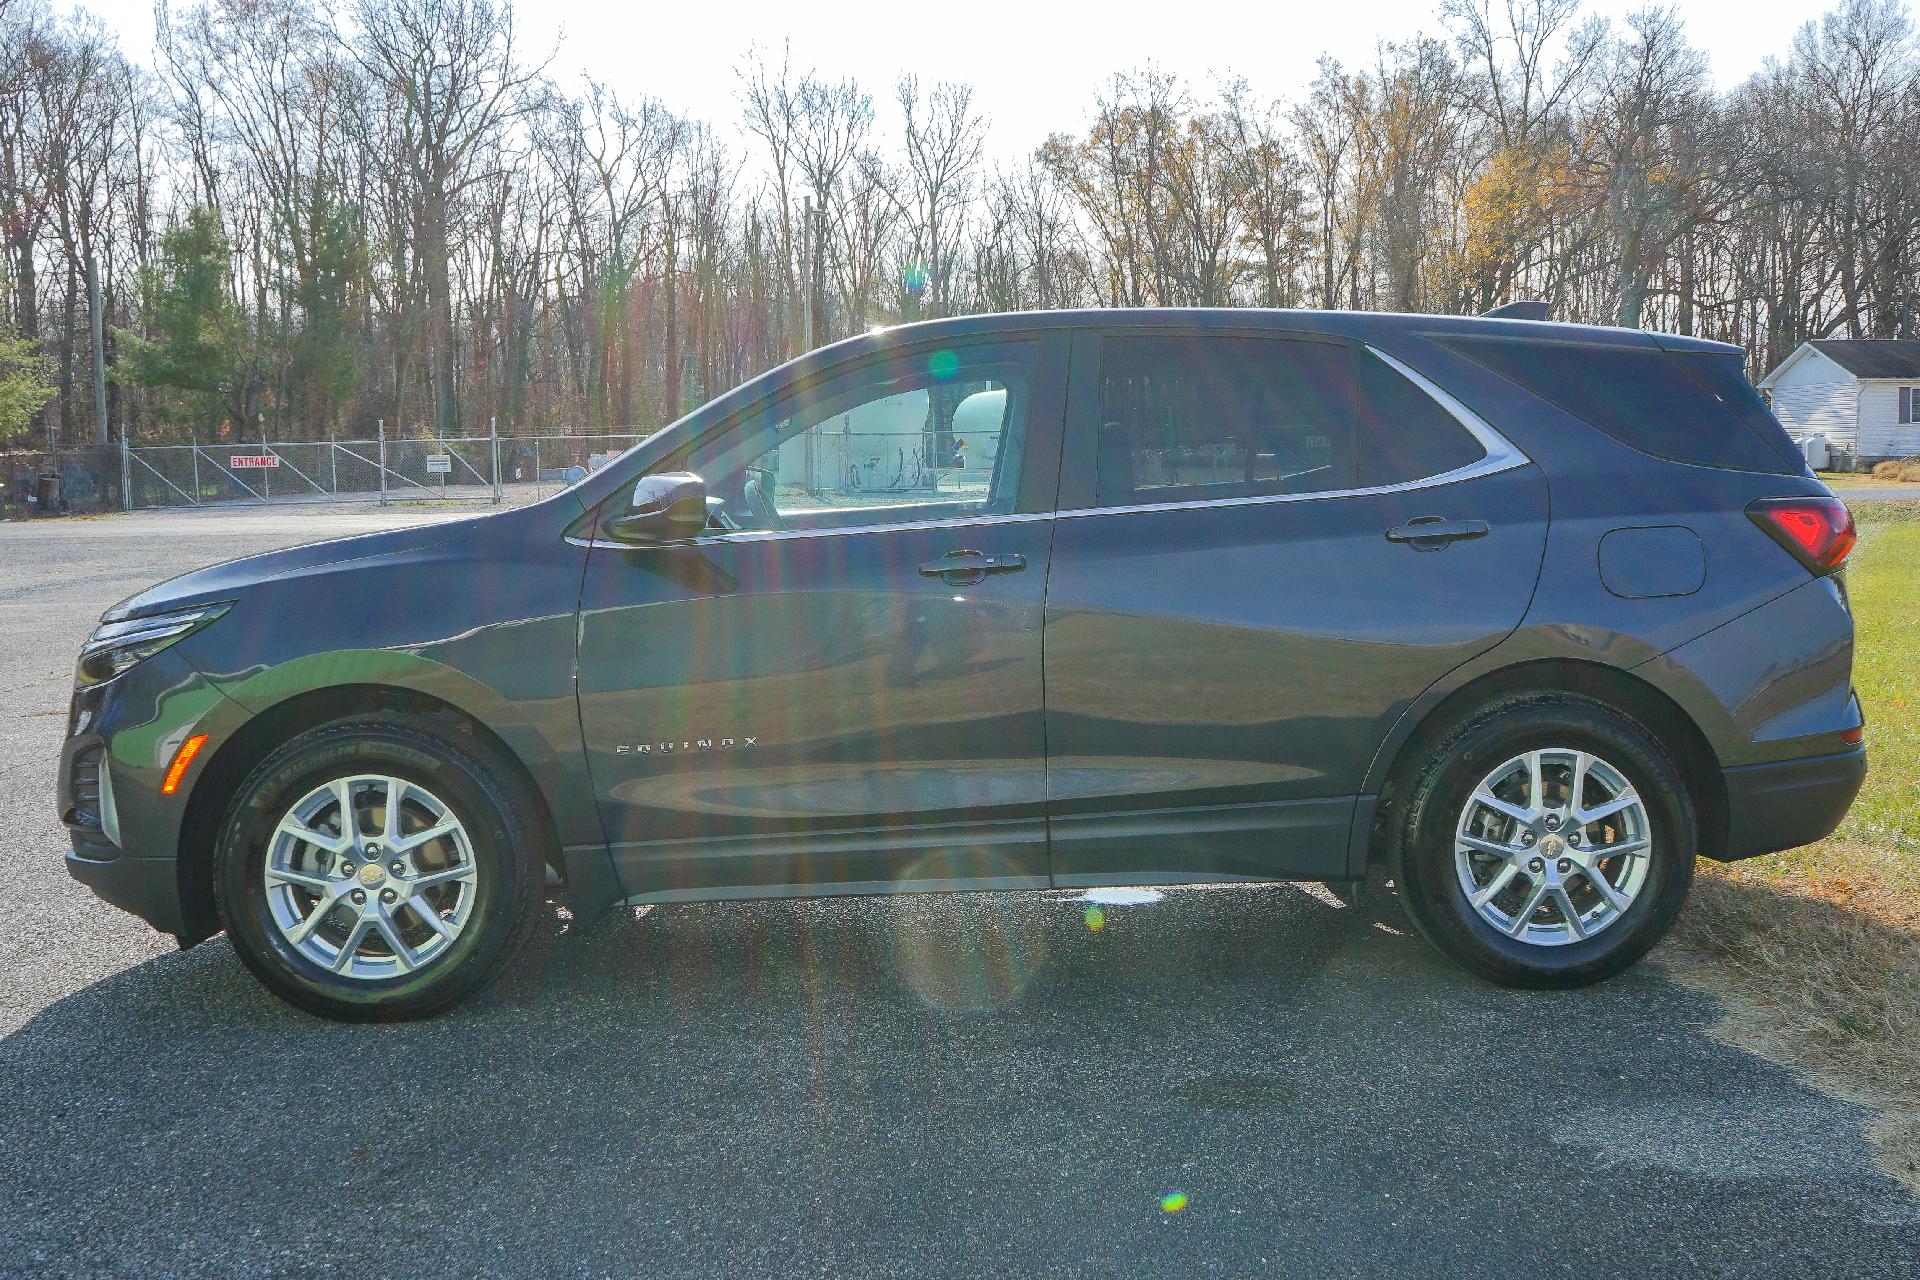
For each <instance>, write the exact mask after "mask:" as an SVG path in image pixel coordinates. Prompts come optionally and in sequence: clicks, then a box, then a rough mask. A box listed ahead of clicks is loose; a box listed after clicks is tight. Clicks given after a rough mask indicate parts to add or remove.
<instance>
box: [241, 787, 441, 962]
mask: <svg viewBox="0 0 1920 1280" xmlns="http://www.w3.org/2000/svg"><path fill="white" fill-rule="evenodd" d="M262 874H263V876H264V879H265V882H266V891H267V911H268V914H269V915H270V916H271V917H272V919H273V924H274V927H275V928H277V929H278V930H279V931H280V936H281V938H282V939H284V940H285V942H286V943H287V945H289V946H290V947H292V948H293V949H294V950H295V951H296V952H298V953H299V954H300V955H301V956H303V957H304V958H306V959H307V960H309V961H311V962H312V963H314V964H316V965H319V966H320V967H321V968H323V969H325V970H327V971H329V972H331V973H334V974H337V975H339V976H341V977H344V978H350V979H356V980H360V981H379V980H383V979H390V978H397V977H403V976H405V975H407V974H411V973H414V972H416V971H418V970H419V969H421V968H423V967H424V966H426V965H429V964H432V963H433V962H434V961H436V960H438V959H439V958H440V957H442V956H444V955H445V954H446V953H447V952H448V950H449V949H451V948H452V946H453V944H454V942H455V941H456V940H457V939H458V938H459V937H460V935H461V933H462V932H463V931H464V930H465V928H466V926H467V923H468V921H469V919H470V918H471V916H472V914H473V905H474V900H475V898H476V896H477V894H478V889H479V871H478V865H477V862H476V860H475V858H474V855H473V841H472V840H471V838H470V837H469V836H468V834H467V829H466V827H465V825H464V824H463V823H462V822H461V821H460V819H459V816H458V815H456V814H455V813H454V811H453V809H452V808H451V806H449V805H448V804H447V803H446V802H445V801H444V800H442V799H440V797H438V796H436V795H434V794H433V792H431V791H429V790H428V789H427V788H425V787H423V786H421V785H420V784H419V783H417V782H412V781H409V780H408V779H405V778H396V777H393V776H391V775H385V774H354V775H351V776H348V777H342V778H335V779H333V780H332V781H331V782H326V783H323V784H321V785H320V786H317V787H315V788H314V789H313V790H311V791H309V792H308V793H307V794H306V795H304V796H302V797H301V798H300V799H299V800H298V801H297V802H295V803H294V805H293V806H292V807H291V808H289V809H288V810H287V812H286V814H285V815H284V816H283V817H282V818H281V819H280V822H279V824H278V825H277V826H275V828H274V831H273V837H272V839H271V840H270V841H269V843H268V845H267V857H266V864H265V868H264V871H263V873H262Z"/></svg>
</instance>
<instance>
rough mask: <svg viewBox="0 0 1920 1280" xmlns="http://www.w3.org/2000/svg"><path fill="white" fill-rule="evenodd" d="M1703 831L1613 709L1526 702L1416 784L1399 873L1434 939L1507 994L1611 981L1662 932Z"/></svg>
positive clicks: (1641, 738) (1482, 719) (1406, 814)
mask: <svg viewBox="0 0 1920 1280" xmlns="http://www.w3.org/2000/svg"><path fill="white" fill-rule="evenodd" d="M1695 833H1696V826H1695V819H1694V814H1693V806H1692V803H1691V801H1690V799H1689V797H1688V795H1687V790H1686V786H1685V783H1684V782H1683V780H1682V779H1681V776H1680V772H1679V770H1678V769H1677V768H1676V767H1675V766H1674V763H1673V761H1672V759H1671V758H1670V757H1669V756H1668V755H1667V753H1666V752H1665V750H1664V749H1663V748H1662V747H1661V746H1660V744H1659V742H1658V741H1657V740H1656V739H1655V738H1654V737H1653V736H1652V735H1651V734H1649V733H1648V732H1647V731H1646V729H1644V728H1643V727H1641V726H1640V725H1639V724H1637V723H1636V722H1635V721H1633V720H1631V719H1629V718H1627V717H1625V716H1623V715H1621V714H1619V713H1618V712H1616V711H1614V710H1612V709H1611V708H1608V707H1605V706H1603V705H1601V704H1599V703H1597V702H1593V701H1590V700H1588V699H1585V698H1578V697H1573V696H1570V695H1560V694H1551V695H1533V696H1527V697H1520V698H1514V699H1510V700H1507V701H1505V702H1503V703H1500V704H1498V705H1496V706H1493V707H1490V708H1487V709H1486V710H1485V711H1483V712H1482V713H1481V714H1479V715H1477V716H1475V717H1474V718H1472V719H1471V720H1469V721H1468V722H1467V723H1466V724H1465V725H1463V726H1461V727H1460V728H1459V729H1457V730H1456V731H1455V732H1454V733H1453V734H1451V735H1450V736H1449V737H1448V738H1447V739H1446V740H1445V741H1443V742H1441V743H1440V744H1439V745H1438V747H1437V748H1436V749H1434V750H1433V752H1432V753H1431V755H1430V756H1429V757H1428V759H1427V761H1426V763H1425V765H1424V767H1422V768H1420V769H1419V771H1418V773H1417V775H1416V776H1415V777H1414V778H1413V780H1412V786H1411V788H1410V790H1409V792H1408V799H1407V804H1406V806H1405V809H1404V810H1403V814H1402V824H1401V828H1400V831H1399V839H1398V841H1397V845H1396V851H1395V853H1396V857H1395V867H1394V871H1395V880H1396V882H1397V883H1398V884H1399V886H1400V890H1401V899H1402V901H1403V903H1404V905H1405V907H1406V910H1407V914H1408V916H1409V917H1410V918H1411V919H1412V920H1413V923H1414V925H1415V926H1416V927H1417V928H1418V929H1419V931H1420V932H1421V934H1422V935H1424V936H1425V937H1426V938H1427V939H1428V940H1429V941H1430V942H1432V943H1433V944H1434V945H1435V946H1437V947H1438V948H1439V949H1440V950H1441V951H1443V952H1445V953H1446V954H1447V955H1449V956H1451V957H1452V958H1454V959H1455V960H1457V961H1459V962H1460V963H1461V964H1463V965H1464V966H1466V967H1467V968H1468V969H1470V970H1472V971H1473V972H1475V973H1477V974H1480V975H1481V976H1483V977H1486V978H1489V979H1491V980H1493V981H1495V982H1499V983H1502V984H1505V985H1509V986H1525V987H1572V986H1580V985H1583V984H1586V983H1590V982H1597V981H1600V980H1601V979H1604V978H1608V977H1611V976H1613V975H1614V974H1617V973H1619V972H1620V971H1621V970H1623V969H1625V968H1626V967H1628V966H1629V965H1631V964H1633V963H1634V962H1635V961H1637V960H1638V959H1640V957H1641V956H1643V955H1645V954H1646V953H1647V952H1648V951H1649V950H1650V949H1651V948H1652V947H1653V945H1654V944H1655V943H1656V942H1658V941H1659V940H1660V938H1661V937H1662V936H1663V935H1664V934H1665V933H1666V931H1667V929H1668V928H1669V927H1671V925H1672V923H1673V921H1674V918H1675V917H1676V916H1677V915H1678V913H1679V911H1680V907H1681V904H1682V903H1683V902H1684V901H1685V898H1686V894H1687V889H1688V887H1689V885H1690V884H1691V883H1692V879H1693V860H1694V849H1695V846H1696V843H1697V842H1696V838H1695Z"/></svg>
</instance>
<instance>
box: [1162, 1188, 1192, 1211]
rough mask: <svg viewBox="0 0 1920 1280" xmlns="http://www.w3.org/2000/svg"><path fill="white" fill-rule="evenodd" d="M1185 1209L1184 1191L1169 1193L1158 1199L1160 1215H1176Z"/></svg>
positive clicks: (1185, 1197)
mask: <svg viewBox="0 0 1920 1280" xmlns="http://www.w3.org/2000/svg"><path fill="white" fill-rule="evenodd" d="M1186 1207H1187V1193H1186V1192H1184V1191H1169V1192H1167V1194H1165V1195H1163V1196H1161V1197H1160V1211H1161V1212H1162V1213H1178V1212H1180V1211H1181V1210H1182V1209H1184V1208H1186Z"/></svg>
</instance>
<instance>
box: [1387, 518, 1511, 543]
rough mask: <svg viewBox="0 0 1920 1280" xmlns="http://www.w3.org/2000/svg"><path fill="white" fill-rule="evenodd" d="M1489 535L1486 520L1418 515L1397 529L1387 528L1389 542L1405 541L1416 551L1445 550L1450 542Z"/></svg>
mask: <svg viewBox="0 0 1920 1280" xmlns="http://www.w3.org/2000/svg"><path fill="white" fill-rule="evenodd" d="M1486 536H1487V522H1486V521H1485V520H1446V519H1442V518H1441V517H1439V516H1416V517H1415V518H1413V519H1412V520H1409V521H1407V522H1406V523H1405V524H1403V525H1401V526H1400V527H1399V528H1397V529H1389V530H1387V541H1388V542H1404V543H1406V544H1407V545H1408V546H1410V547H1412V548H1413V549H1414V550H1415V551H1443V550H1445V549H1446V547H1447V545H1448V544H1449V543H1453V542H1459V541H1461V540H1463V539H1466V538H1484V537H1486Z"/></svg>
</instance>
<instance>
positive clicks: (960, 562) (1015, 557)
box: [920, 551, 1027, 583]
mask: <svg viewBox="0 0 1920 1280" xmlns="http://www.w3.org/2000/svg"><path fill="white" fill-rule="evenodd" d="M1026 567H1027V558H1026V557H1025V556H1023V555H1019V554H1012V553H1007V554H999V555H988V554H987V553H986V552H984V551H949V552H947V554H946V555H944V556H941V557H940V558H939V559H938V560H929V561H927V562H926V563H925V564H923V565H921V566H920V572H921V573H924V574H925V575H927V576H928V577H929V578H945V579H946V580H947V581H948V582H967V583H972V582H978V581H980V579H982V578H984V577H986V576H987V575H988V574H990V573H1018V572H1020V570H1022V569H1024V568H1026Z"/></svg>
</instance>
